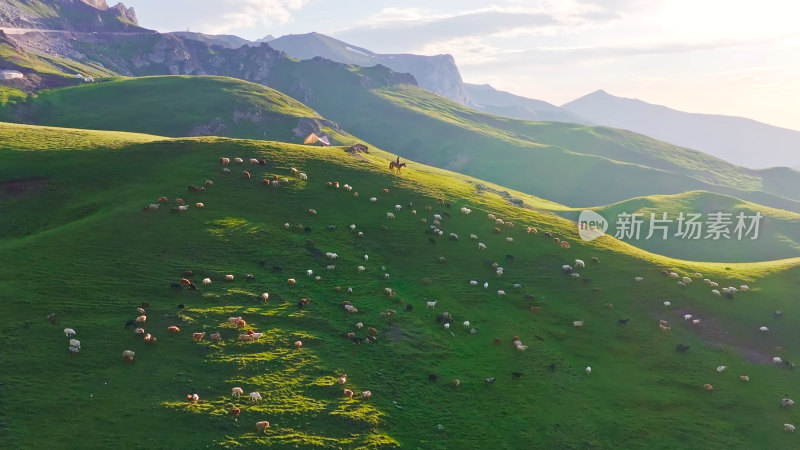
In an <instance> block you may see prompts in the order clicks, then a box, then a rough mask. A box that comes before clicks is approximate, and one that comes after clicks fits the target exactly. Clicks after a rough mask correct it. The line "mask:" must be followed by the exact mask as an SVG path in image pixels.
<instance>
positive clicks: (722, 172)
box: [268, 61, 800, 211]
mask: <svg viewBox="0 0 800 450" xmlns="http://www.w3.org/2000/svg"><path fill="white" fill-rule="evenodd" d="M315 65H319V63H315V62H314V61H302V62H299V63H296V64H294V65H286V67H282V68H281V69H280V70H276V71H275V72H274V73H273V74H272V75H271V78H270V80H269V82H268V84H269V85H270V86H272V87H274V88H276V89H278V90H280V91H282V92H286V93H287V94H289V95H292V96H294V97H295V98H300V99H302V100H303V101H304V103H306V104H308V105H309V106H311V107H313V108H314V109H315V110H317V111H319V112H320V113H321V114H323V115H324V116H325V117H327V118H329V119H331V120H335V121H337V122H338V123H340V124H341V125H342V126H343V127H345V128H346V129H347V130H348V131H349V132H350V133H352V134H354V135H357V136H359V137H361V138H362V139H366V140H369V141H370V142H372V143H374V144H375V145H378V146H379V147H382V148H384V149H387V150H389V151H393V152H396V153H398V154H400V155H402V156H404V157H407V158H410V159H414V160H417V161H420V162H422V163H425V164H430V165H434V166H437V167H443V168H446V169H450V170H455V171H458V172H462V173H465V174H468V175H471V176H475V177H478V178H483V179H486V180H491V181H494V182H497V183H499V184H502V185H505V186H508V187H510V188H513V189H516V190H519V191H523V192H528V193H531V194H533V195H537V196H540V197H544V198H548V199H551V200H554V201H557V202H560V203H564V204H568V205H571V206H576V207H579V206H587V205H596V204H606V203H612V202H618V201H622V200H625V199H628V198H630V197H631V196H632V195H651V194H677V193H681V192H685V191H687V190H707V191H710V192H717V193H720V194H725V195H732V196H736V197H738V198H743V199H746V200H749V201H753V202H757V203H761V204H765V205H768V206H772V207H776V208H781V209H789V210H793V211H800V197H799V196H798V195H799V194H797V191H794V190H789V189H784V188H782V187H781V186H782V185H785V184H786V183H787V182H789V183H796V182H797V180H800V174H798V173H792V174H789V175H784V176H782V177H781V180H780V181H779V182H778V181H772V179H773V174H772V173H771V172H769V171H752V170H748V169H744V168H740V167H737V166H734V165H732V164H729V163H726V162H724V161H722V160H719V159H717V158H714V157H711V156H709V155H706V154H703V153H700V152H697V151H694V150H690V149H685V148H682V147H677V146H674V145H670V144H667V143H664V142H661V141H657V140H654V139H651V138H648V137H646V136H642V135H639V134H636V133H631V132H627V131H624V130H614V129H610V128H604V127H588V126H582V125H575V124H567V123H554V122H528V121H522V120H515V119H508V118H504V117H499V116H492V115H489V114H485V113H481V112H477V111H475V110H472V109H469V108H466V107H464V106H462V105H459V104H456V103H454V102H451V101H449V100H447V99H444V98H443V97H440V96H437V95H434V94H432V93H430V92H427V91H425V90H423V89H419V88H417V87H415V86H411V85H402V84H392V85H384V86H376V87H374V88H372V89H369V90H364V89H352V88H351V84H352V83H348V81H347V73H348V69H347V66H341V67H338V68H337V67H335V66H334V65H333V64H331V63H328V64H327V65H326V70H324V71H323V70H315V69H314V66H315ZM298 79H301V80H304V83H303V86H304V87H305V89H304V90H302V91H301V90H299V89H297V85H298V83H297V81H296V80H298ZM308 86H312V87H313V89H309V88H308ZM345 99H346V101H345ZM409 130H413V132H411V133H409ZM567 169H568V170H567ZM787 178H788V180H791V181H788V180H787ZM596 186H602V189H595V188H593V187H596Z"/></svg>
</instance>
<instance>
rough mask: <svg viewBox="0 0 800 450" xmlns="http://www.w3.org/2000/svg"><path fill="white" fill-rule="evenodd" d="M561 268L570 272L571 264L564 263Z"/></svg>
mask: <svg viewBox="0 0 800 450" xmlns="http://www.w3.org/2000/svg"><path fill="white" fill-rule="evenodd" d="M561 270H563V271H564V272H572V266H570V265H569V264H564V265H563V266H561Z"/></svg>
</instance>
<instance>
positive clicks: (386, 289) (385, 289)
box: [383, 288, 394, 296]
mask: <svg viewBox="0 0 800 450" xmlns="http://www.w3.org/2000/svg"><path fill="white" fill-rule="evenodd" d="M383 293H384V294H386V295H389V296H391V295H394V291H393V290H392V288H384V289H383Z"/></svg>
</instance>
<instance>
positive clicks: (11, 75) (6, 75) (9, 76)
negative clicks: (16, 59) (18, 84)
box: [0, 70, 25, 80]
mask: <svg viewBox="0 0 800 450" xmlns="http://www.w3.org/2000/svg"><path fill="white" fill-rule="evenodd" d="M15 78H25V75H23V74H22V72H20V71H17V70H0V80H13V79H15Z"/></svg>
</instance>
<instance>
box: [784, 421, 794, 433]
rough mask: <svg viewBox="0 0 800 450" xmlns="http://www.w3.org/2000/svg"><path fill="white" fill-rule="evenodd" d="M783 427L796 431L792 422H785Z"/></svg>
mask: <svg viewBox="0 0 800 450" xmlns="http://www.w3.org/2000/svg"><path fill="white" fill-rule="evenodd" d="M783 429H784V430H786V431H792V432H794V425H792V424H790V423H785V424H783Z"/></svg>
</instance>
